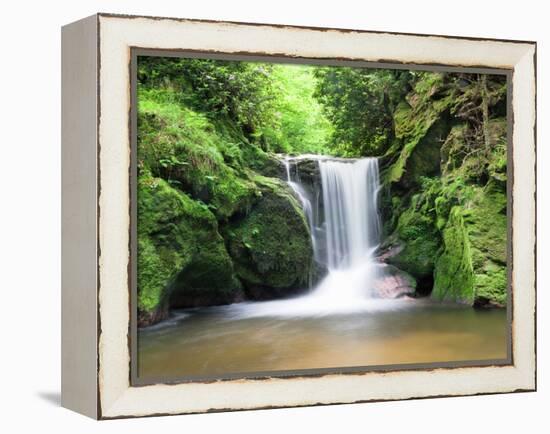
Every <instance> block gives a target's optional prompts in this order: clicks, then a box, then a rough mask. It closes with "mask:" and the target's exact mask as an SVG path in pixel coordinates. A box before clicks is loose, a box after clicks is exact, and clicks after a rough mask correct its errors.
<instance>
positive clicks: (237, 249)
mask: <svg viewBox="0 0 550 434" xmlns="http://www.w3.org/2000/svg"><path fill="white" fill-rule="evenodd" d="M255 181H256V182H257V184H258V185H259V186H260V188H261V192H262V197H261V199H260V200H259V201H258V202H257V203H256V205H254V206H253V208H252V209H251V211H250V212H249V213H248V214H247V215H245V216H242V218H239V219H236V220H234V221H232V222H231V223H229V224H228V225H227V227H226V228H225V229H224V234H225V238H226V242H227V244H228V248H229V254H230V255H231V257H232V259H233V262H234V264H235V271H236V273H237V275H238V277H239V278H240V280H241V281H242V283H243V285H244V288H245V291H246V295H247V296H248V297H249V298H252V299H270V298H276V297H281V296H286V295H291V294H294V293H296V292H297V291H300V290H304V289H306V288H307V287H308V280H309V278H310V274H311V272H312V271H313V269H312V262H313V248H312V244H311V236H310V232H309V228H308V225H307V222H306V219H305V217H304V214H303V211H302V209H301V207H300V205H299V203H298V201H297V199H296V198H295V197H294V195H293V192H292V190H291V189H290V188H289V186H288V185H287V184H286V183H285V182H283V181H281V180H279V179H275V178H266V177H262V176H257V177H256V178H255Z"/></svg>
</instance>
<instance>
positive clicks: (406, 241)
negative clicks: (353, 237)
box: [388, 198, 441, 290]
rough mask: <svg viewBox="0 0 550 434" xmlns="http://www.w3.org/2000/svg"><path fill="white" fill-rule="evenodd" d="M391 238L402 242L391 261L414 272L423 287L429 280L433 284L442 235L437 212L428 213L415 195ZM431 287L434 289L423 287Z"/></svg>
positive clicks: (397, 243)
mask: <svg viewBox="0 0 550 434" xmlns="http://www.w3.org/2000/svg"><path fill="white" fill-rule="evenodd" d="M391 239H393V242H392V244H395V245H398V246H399V250H398V253H397V254H395V255H394V256H392V257H390V258H388V262H389V263H391V264H393V265H395V266H396V267H398V268H400V269H402V270H404V271H406V272H408V273H409V274H411V275H413V276H414V277H415V278H417V279H418V281H419V286H422V285H423V282H426V284H427V285H431V278H432V275H433V270H434V266H435V261H436V260H437V255H438V251H439V248H440V246H441V237H440V234H439V231H437V229H436V225H435V221H434V216H433V213H430V212H427V210H426V209H425V208H424V207H421V206H419V205H418V200H417V198H413V200H412V203H411V205H410V207H409V208H407V209H406V210H405V211H404V212H403V213H402V214H401V215H400V216H399V219H398V222H397V227H396V229H395V232H394V233H393V235H392V237H391ZM421 289H422V290H429V289H431V286H430V288H421Z"/></svg>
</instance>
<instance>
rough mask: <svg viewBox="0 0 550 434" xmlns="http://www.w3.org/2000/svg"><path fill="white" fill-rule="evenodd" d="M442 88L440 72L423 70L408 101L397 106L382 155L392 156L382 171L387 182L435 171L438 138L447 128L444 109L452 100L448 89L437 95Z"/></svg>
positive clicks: (447, 123) (429, 174) (428, 174)
mask: <svg viewBox="0 0 550 434" xmlns="http://www.w3.org/2000/svg"><path fill="white" fill-rule="evenodd" d="M444 89H445V88H444V86H443V75H442V74H439V73H426V74H423V75H422V77H421V79H420V80H419V81H418V82H417V83H416V86H415V89H414V90H413V91H412V92H411V93H410V94H409V97H408V101H407V102H405V101H403V102H401V103H400V104H399V105H398V106H397V108H396V110H395V112H394V124H395V143H394V145H393V146H392V147H390V149H389V150H388V152H387V154H386V156H385V158H387V159H388V160H390V161H391V160H395V161H394V162H393V163H392V164H391V165H390V166H389V167H388V168H387V169H386V170H385V172H384V179H385V181H386V182H387V183H390V184H391V183H395V182H399V181H401V180H402V178H403V177H404V176H405V174H407V177H408V178H409V179H410V180H414V179H416V178H417V177H418V176H432V175H433V174H436V173H437V172H438V170H439V160H440V157H439V147H440V141H441V138H442V137H445V136H446V135H447V133H448V130H449V128H450V125H449V122H448V120H447V119H446V116H445V115H444V113H445V112H446V111H448V109H449V108H450V106H451V104H452V101H453V98H452V94H451V93H444V94H443V95H441V93H442V92H444ZM396 155H397V157H395V156H396ZM411 158H412V161H410V160H411ZM409 184H410V182H409Z"/></svg>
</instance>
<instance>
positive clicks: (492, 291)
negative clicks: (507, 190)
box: [433, 185, 507, 306]
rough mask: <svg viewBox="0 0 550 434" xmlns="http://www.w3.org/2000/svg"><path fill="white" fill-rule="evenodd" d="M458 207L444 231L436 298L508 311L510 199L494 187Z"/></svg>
mask: <svg viewBox="0 0 550 434" xmlns="http://www.w3.org/2000/svg"><path fill="white" fill-rule="evenodd" d="M473 191H474V196H473V197H472V198H471V199H469V200H468V201H467V202H466V204H465V206H463V207H462V206H455V207H453V208H452V210H451V212H450V216H449V219H448V222H447V224H446V226H445V228H444V230H443V243H444V251H443V253H442V255H441V256H440V258H439V259H438V261H437V265H436V269H435V284H434V291H433V297H434V298H436V299H440V300H452V301H459V302H463V303H467V304H480V305H486V304H489V305H492V306H505V305H506V298H507V285H506V284H507V276H506V275H507V271H506V196H505V195H504V193H502V192H501V191H499V190H498V189H496V188H495V187H494V186H492V185H489V186H488V187H487V188H485V189H482V188H476V189H474V190H473Z"/></svg>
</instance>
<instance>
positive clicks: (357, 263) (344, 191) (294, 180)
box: [285, 156, 380, 310]
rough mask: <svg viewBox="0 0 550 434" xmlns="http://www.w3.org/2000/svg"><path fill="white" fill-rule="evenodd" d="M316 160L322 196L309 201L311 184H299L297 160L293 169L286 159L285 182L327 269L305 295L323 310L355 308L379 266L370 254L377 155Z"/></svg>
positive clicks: (374, 237)
mask: <svg viewBox="0 0 550 434" xmlns="http://www.w3.org/2000/svg"><path fill="white" fill-rule="evenodd" d="M302 158H303V157H302ZM307 158H308V159H312V158H313V157H312V156H307ZM315 160H316V161H317V164H318V166H319V167H318V170H319V172H320V175H321V176H320V178H321V179H320V180H321V184H320V190H321V193H322V194H321V196H322V201H319V200H313V199H314V198H313V197H312V196H314V195H315V189H313V191H311V188H310V191H309V192H308V189H307V188H306V186H305V185H303V184H302V182H301V180H300V174H299V170H298V165H297V164H296V166H295V167H294V170H293V173H291V164H292V162H294V163H296V160H291V159H289V158H287V159H286V160H285V167H286V172H287V182H288V184H289V185H290V187H291V188H292V189H293V190H294V192H295V193H296V195H297V196H298V198H299V199H300V202H301V203H302V207H303V209H304V213H305V215H306V217H307V221H308V223H309V227H310V230H311V237H312V245H313V249H314V254H315V255H314V258H315V261H316V262H318V263H319V264H320V265H321V266H324V267H326V268H327V270H328V275H327V276H326V277H325V278H324V280H323V281H321V282H320V283H319V284H318V285H317V287H315V288H313V290H312V291H311V292H310V294H308V295H307V296H306V298H307V299H308V300H309V302H310V303H311V307H312V308H315V306H316V308H321V309H322V310H326V309H327V308H329V309H330V308H333V307H334V306H340V307H343V308H347V307H353V305H354V304H356V303H359V302H361V301H364V300H365V299H366V298H369V296H370V295H371V293H372V290H373V284H374V281H375V279H376V278H377V270H378V268H379V267H378V264H377V263H376V261H375V259H374V252H375V250H376V248H377V246H378V243H379V238H380V217H379V215H378V192H379V189H380V180H379V173H378V160H377V159H376V158H362V159H358V160H345V159H331V158H327V157H315ZM312 202H313V203H314V204H315V206H313V203H312ZM323 303H324V304H325V306H322V304H323Z"/></svg>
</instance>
